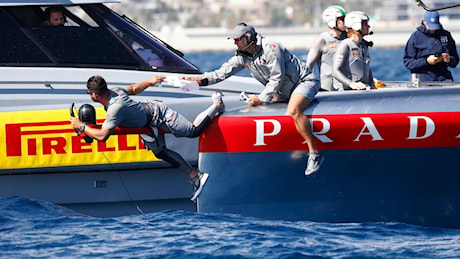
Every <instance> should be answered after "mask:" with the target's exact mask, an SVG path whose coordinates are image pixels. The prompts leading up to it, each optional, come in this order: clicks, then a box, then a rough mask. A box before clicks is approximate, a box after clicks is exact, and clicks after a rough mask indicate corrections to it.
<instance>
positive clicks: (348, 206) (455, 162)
mask: <svg viewBox="0 0 460 260" xmlns="http://www.w3.org/2000/svg"><path fill="white" fill-rule="evenodd" d="M406 85H407V86H404V84H398V86H397V87H396V86H395V87H394V88H392V87H391V86H388V87H386V88H382V89H376V90H368V91H345V92H335V93H325V92H320V93H318V95H317V100H316V101H315V102H314V103H313V104H312V106H311V107H309V108H308V109H307V110H306V111H305V114H306V115H308V117H309V118H310V121H311V123H312V125H313V131H314V136H315V142H316V144H317V147H318V149H319V150H320V151H321V153H322V154H323V155H324V156H325V160H324V163H323V164H322V166H321V168H320V170H319V172H316V173H315V174H313V175H310V176H305V175H304V170H305V167H306V159H307V156H308V154H307V153H306V152H305V151H308V147H307V145H306V144H305V143H303V139H302V137H301V136H300V135H299V134H298V133H297V131H296V128H295V125H294V121H293V120H292V118H291V117H290V116H287V115H286V104H270V105H266V106H260V107H241V108H236V109H234V110H233V111H227V112H226V113H225V114H224V115H222V116H221V117H219V118H217V119H216V120H214V121H213V123H212V124H211V126H210V127H208V128H207V129H206V131H205V132H204V133H203V135H202V136H201V137H200V143H199V167H200V170H201V171H204V172H208V173H209V178H208V182H207V184H206V186H205V187H204V189H203V191H202V193H201V195H200V199H199V201H198V207H199V212H205V213H235V214H244V215H248V216H255V217H261V218H266V219H281V220H308V221H315V222H391V221H396V222H403V223H409V224H416V225H424V226H436V227H446V228H460V221H459V219H460V189H459V184H460V166H459V159H460V84H458V83H453V84H451V85H437V86H435V85H432V86H429V85H431V84H427V85H425V84H422V85H421V86H420V87H413V86H412V85H410V84H406Z"/></svg>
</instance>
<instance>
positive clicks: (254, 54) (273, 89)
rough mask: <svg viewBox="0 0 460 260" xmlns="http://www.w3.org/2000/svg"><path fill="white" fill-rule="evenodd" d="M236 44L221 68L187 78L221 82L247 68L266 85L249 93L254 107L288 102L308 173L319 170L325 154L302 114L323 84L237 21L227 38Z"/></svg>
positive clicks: (279, 47) (202, 82)
mask: <svg viewBox="0 0 460 260" xmlns="http://www.w3.org/2000/svg"><path fill="white" fill-rule="evenodd" d="M228 39H233V40H234V43H235V45H236V47H237V50H236V54H235V55H234V56H233V57H231V58H230V59H229V60H228V61H227V62H226V63H224V64H223V65H222V66H221V67H220V68H219V69H217V70H215V71H211V72H207V73H204V75H203V76H201V77H184V79H187V80H195V81H197V82H198V84H199V85H200V86H207V85H211V84H215V83H218V82H220V81H223V80H225V79H227V78H228V77H230V76H232V75H234V74H236V73H238V72H239V71H241V70H243V69H245V68H247V69H248V70H249V72H250V73H251V75H252V76H253V77H254V78H255V79H256V80H258V81H259V82H260V83H262V85H264V86H265V88H264V90H263V91H262V92H261V93H260V94H259V95H250V96H249V100H248V101H247V102H248V104H249V105H251V106H258V105H262V104H264V103H267V102H274V101H277V102H288V108H287V110H288V111H287V112H288V114H289V115H290V116H292V118H293V119H294V122H295V125H296V128H297V131H298V132H299V134H300V135H301V136H302V137H303V138H304V139H305V141H306V143H307V144H308V149H309V152H310V153H309V157H308V160H307V167H306V169H305V175H310V174H313V173H315V172H317V171H318V170H319V168H320V165H321V163H322V162H323V160H324V157H323V156H322V155H321V154H320V153H319V151H318V149H317V148H316V145H315V141H314V139H313V134H312V128H311V125H310V122H309V120H308V118H307V117H306V116H305V115H304V114H303V111H304V110H305V109H307V108H308V107H309V106H310V104H311V102H313V100H314V99H315V95H316V94H317V92H318V90H319V88H320V83H319V80H318V79H317V78H316V76H315V75H314V74H313V73H312V72H311V70H310V69H308V68H307V67H306V65H305V63H303V62H302V61H301V60H300V59H299V58H297V57H296V56H295V55H293V54H291V53H290V52H289V51H288V50H287V49H286V48H284V47H283V46H282V45H281V44H279V43H277V42H272V41H268V40H266V39H265V38H264V37H262V36H261V35H259V34H257V32H256V31H255V29H254V27H253V26H251V25H249V24H246V23H243V22H242V23H238V24H237V25H236V27H235V28H234V30H233V33H232V34H231V35H230V36H229V37H228Z"/></svg>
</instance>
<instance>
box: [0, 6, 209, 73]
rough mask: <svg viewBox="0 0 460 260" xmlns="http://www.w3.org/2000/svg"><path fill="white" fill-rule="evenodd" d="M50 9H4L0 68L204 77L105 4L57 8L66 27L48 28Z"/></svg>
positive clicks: (0, 8)
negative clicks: (107, 70) (36, 68)
mask: <svg viewBox="0 0 460 260" xmlns="http://www.w3.org/2000/svg"><path fill="white" fill-rule="evenodd" d="M48 7H49V6H40V5H26V6H0V23H1V24H2V29H1V31H2V37H0V50H2V51H1V52H2V55H0V66H20V67H82V68H111V69H130V70H143V71H149V70H152V71H164V72H177V73H201V71H200V70H199V69H198V68H197V67H196V66H194V65H193V64H191V63H190V62H188V61H187V60H185V59H184V58H183V57H182V56H183V54H182V53H180V52H179V51H177V50H175V49H174V48H172V47H171V46H169V45H168V44H166V43H164V42H162V41H161V40H159V39H157V38H156V37H155V36H153V35H152V34H150V33H149V32H148V31H146V30H145V29H143V28H142V27H140V26H139V25H137V24H136V23H134V22H133V21H131V20H130V19H128V18H127V17H125V16H121V15H119V14H117V13H116V12H114V11H112V10H110V9H109V8H107V7H106V6H105V5H104V4H81V5H68V6H67V5H66V6H59V8H61V9H60V10H62V12H63V13H64V17H65V25H64V26H48V25H45V24H44V19H45V18H44V17H45V10H46V8H48Z"/></svg>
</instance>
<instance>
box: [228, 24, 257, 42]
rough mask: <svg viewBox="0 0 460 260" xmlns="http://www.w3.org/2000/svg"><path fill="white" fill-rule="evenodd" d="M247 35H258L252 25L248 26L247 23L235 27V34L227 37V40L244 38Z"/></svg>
mask: <svg viewBox="0 0 460 260" xmlns="http://www.w3.org/2000/svg"><path fill="white" fill-rule="evenodd" d="M245 33H250V34H251V35H255V34H256V30H255V29H254V27H252V25H249V24H246V23H239V24H237V25H236V26H235V29H233V33H232V34H231V35H230V36H228V37H227V39H237V38H239V37H241V36H243V35H244V34H245Z"/></svg>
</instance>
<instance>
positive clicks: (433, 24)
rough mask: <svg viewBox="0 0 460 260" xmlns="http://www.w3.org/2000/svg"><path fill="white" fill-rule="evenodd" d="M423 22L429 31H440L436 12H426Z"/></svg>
mask: <svg viewBox="0 0 460 260" xmlns="http://www.w3.org/2000/svg"><path fill="white" fill-rule="evenodd" d="M425 22H426V24H427V25H428V29H430V30H439V29H441V23H440V22H439V13H438V12H437V11H432V12H426V13H425Z"/></svg>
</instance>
